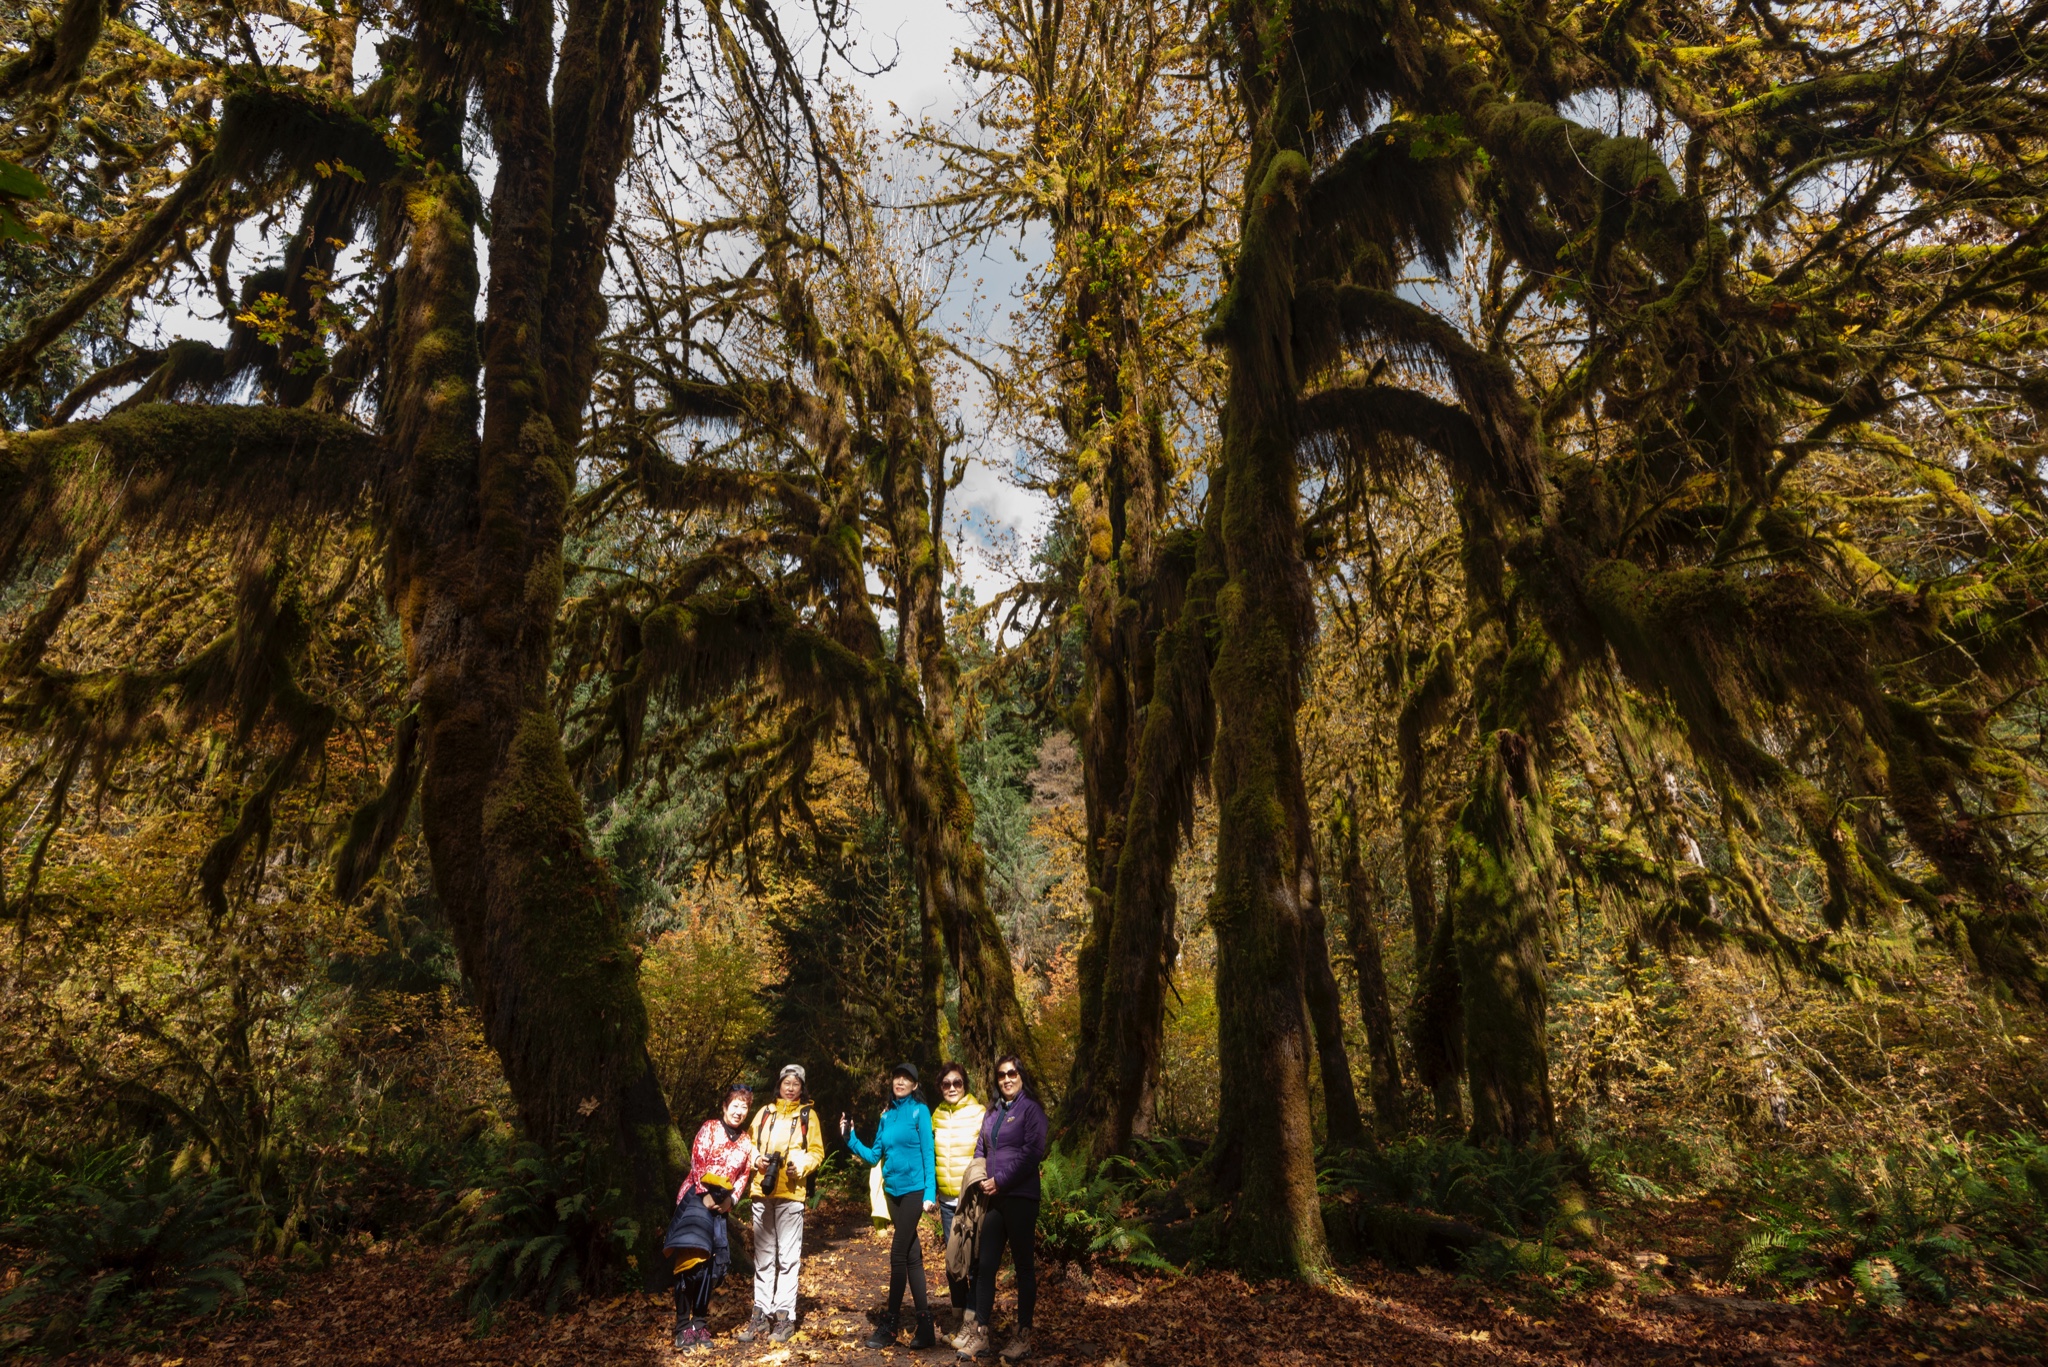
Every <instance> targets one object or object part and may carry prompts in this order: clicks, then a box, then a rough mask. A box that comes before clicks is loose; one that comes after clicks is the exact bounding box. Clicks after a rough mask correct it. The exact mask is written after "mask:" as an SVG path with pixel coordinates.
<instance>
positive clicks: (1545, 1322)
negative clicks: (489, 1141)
mask: <svg viewBox="0 0 2048 1367" xmlns="http://www.w3.org/2000/svg"><path fill="white" fill-rule="evenodd" d="M1702 1213H1703V1214H1710V1212H1702ZM807 1234H808V1236H809V1237H808V1238H807V1240H806V1248H805V1257H804V1268H803V1286H804V1294H803V1298H802V1301H801V1303H800V1306H799V1318H800V1322H801V1329H800V1331H799V1333H798V1334H797V1336H796V1338H795V1339H793V1340H792V1341H791V1342H789V1343H787V1344H782V1345H770V1344H765V1343H759V1344H753V1345H745V1344H741V1343H739V1342H737V1341H736V1340H734V1339H733V1337H732V1332H733V1330H734V1329H736V1328H737V1327H738V1326H739V1324H740V1323H741V1322H742V1321H743V1320H744V1319H745V1318H746V1315H747V1312H748V1309H749V1304H748V1301H749V1295H748V1292H749V1282H748V1280H747V1279H746V1278H745V1277H741V1276H734V1277H732V1278H728V1279H727V1281H726V1283H725V1285H723V1286H722V1287H720V1288H719V1290H718V1292H717V1294H716V1295H715V1296H714V1298H713V1301H712V1315H711V1328H712V1330H713V1332H714V1333H715V1334H716V1335H717V1336H718V1341H717V1344H716V1346H715V1347H714V1348H713V1349H712V1350H711V1351H710V1352H700V1353H696V1354H690V1355H684V1354H680V1353H677V1352H676V1351H675V1350H674V1349H672V1348H671V1347H670V1346H669V1337H670V1331H671V1327H672V1325H673V1311H672V1309H671V1308H670V1304H669V1302H668V1300H667V1299H666V1298H665V1297H657V1296H652V1295H638V1294H635V1295H623V1296H617V1297H612V1298H609V1299H604V1300H597V1301H589V1302H585V1303H584V1304H583V1305H582V1306H580V1307H579V1308H578V1309H576V1310H574V1311H572V1312H570V1313H566V1314H561V1315H556V1316H552V1317H545V1316H541V1315H539V1314H536V1313H533V1312H531V1311H528V1310H524V1309H518V1308H515V1309H513V1310H511V1311H510V1312H508V1313H507V1314H506V1315H504V1316H503V1317H502V1318H501V1319H500V1320H499V1321H498V1323H497V1325H496V1327H495V1328H494V1330H493V1331H492V1332H491V1333H490V1334H489V1335H488V1336H485V1337H477V1336H476V1334H475V1333H474V1331H473V1328H472V1325H471V1322H470V1320H469V1319H468V1317H467V1316H466V1315H465V1314H464V1313H463V1312H462V1311H461V1309H460V1308H459V1307H458V1306H457V1305H456V1304H455V1302H454V1300H453V1299H452V1297H451V1295H450V1289H451V1282H450V1274H449V1272H448V1270H447V1268H446V1267H445V1265H444V1263H443V1255H442V1254H441V1253H440V1252H439V1251H437V1250H433V1249H422V1248H418V1247H411V1246H406V1245H399V1246H397V1247H387V1246H383V1245H373V1246H371V1247H370V1248H368V1249H366V1250H363V1251H360V1252H358V1253H354V1254H351V1255H348V1256H343V1257H337V1258H336V1259H335V1260H334V1261H333V1263H332V1264H331V1265H330V1266H328V1267H326V1268H323V1269H319V1270H308V1271H300V1272H286V1271H285V1270H283V1269H265V1268H259V1269H255V1270H254V1271H255V1274H256V1275H254V1276H253V1277H252V1287H253V1288H256V1289H257V1294H254V1295H252V1298H251V1300H250V1301H249V1302H246V1303H244V1305H243V1306H242V1307H240V1308H239V1309H238V1310H237V1311H236V1312H235V1313H233V1314H231V1315H228V1316H224V1317H221V1318H215V1319H211V1320H206V1321H201V1322H198V1323H196V1324H193V1325H191V1326H190V1327H189V1328H188V1329H187V1330H186V1331H185V1332H184V1334H183V1335H182V1336H180V1337H175V1338H172V1339H166V1340H159V1341H158V1342H156V1343H155V1344H154V1345H153V1346H152V1348H151V1350H150V1351H148V1352H139V1351H136V1350H135V1349H133V1348H129V1349H126V1350H123V1351H118V1352H104V1351H102V1352H98V1353H84V1352H81V1353H74V1354H72V1355H70V1356H68V1357H65V1358H63V1359H60V1360H59V1361H60V1362H61V1363H63V1364H86V1363H96V1364H112V1363H120V1364H126V1365H127V1367H242V1365H243V1364H252V1365H260V1367H301V1365H302V1364H307V1365H310V1364H322V1367H326V1365H328V1364H334V1365H337V1367H341V1365H347V1367H354V1365H355V1364H366V1365H367V1364H380V1365H382V1367H412V1365H413V1364H418V1365H419V1367H456V1364H463V1365H464V1367H467V1365H468V1364H477V1365H478V1367H484V1365H485V1364H488V1365H489V1367H499V1365H500V1364H521V1367H581V1364H595V1363H606V1364H614V1363H615V1364H664V1365H666V1364H677V1365H678V1367H680V1365H681V1364H683V1363H686V1362H698V1363H703V1364H706V1367H711V1365H712V1364H720V1365H721V1367H723V1364H742V1363H745V1364H750V1365H752V1364H758V1365H759V1367H801V1365H802V1364H808V1363H831V1364H835V1367H836V1365H837V1364H846V1365H847V1367H869V1365H870V1364H872V1365H873V1367H881V1365H882V1364H895V1365H896V1367H912V1364H913V1363H914V1362H918V1361H923V1362H926V1363H932V1364H938V1363H951V1362H954V1361H955V1360H956V1359H955V1355H954V1354H953V1352H952V1350H951V1349H949V1348H946V1347H944V1346H943V1344H942V1345H941V1346H940V1347H938V1348H935V1349H931V1350H929V1351H926V1352H922V1353H914V1352H912V1351H910V1350H909V1349H908V1348H907V1347H900V1346H899V1347H897V1348H894V1349H887V1350H883V1351H879V1352H877V1351H871V1350H868V1349H865V1348H863V1347H861V1340H862V1339H863V1338H865V1337H866V1336H867V1334H868V1333H869V1332H870V1328H871V1325H870V1321H869V1313H870V1312H871V1311H875V1310H879V1308H880V1306H881V1302H882V1297H883V1293H884V1291H885V1289H886V1286H887V1281H888V1243H887V1236H886V1234H885V1233H878V1232H874V1231H872V1230H871V1229H870V1228H869V1222H868V1220H867V1217H866V1213H865V1211H864V1210H861V1209H856V1208H849V1207H843V1206H826V1207H821V1208H820V1209H818V1210H816V1211H814V1212H813V1213H812V1215H811V1218H810V1227H809V1229H808V1231H807ZM926 1265H927V1267H928V1268H930V1269H932V1270H934V1271H937V1270H939V1269H941V1268H942V1266H943V1260H942V1258H941V1257H940V1254H939V1249H938V1245H937V1242H936V1237H935V1236H934V1237H932V1238H930V1239H928V1241H927V1246H926ZM933 1280H934V1285H935V1287H936V1289H937V1296H936V1298H935V1303H940V1302H943V1300H944V1297H945V1291H944V1277H943V1275H942V1274H941V1275H939V1276H937V1277H935V1278H934V1279H933ZM1004 1281H1005V1286H1004V1288H1003V1291H1002V1293H1001V1294H1000V1295H999V1296H998V1300H997V1320H998V1323H999V1325H1002V1326H1004V1327H1005V1328H1006V1327H1007V1324H1008V1307H1010V1306H1011V1305H1012V1304H1013V1301H1012V1297H1011V1292H1010V1289H1009V1287H1008V1285H1007V1282H1008V1274H1007V1272H1006V1273H1005V1277H1004ZM1036 1319H1037V1322H1038V1326H1039V1335H1040V1349H1039V1351H1038V1353H1037V1354H1036V1355H1035V1356H1034V1358H1033V1360H1034V1361H1036V1362H1039V1363H1043V1364H1045V1367H1068V1365H1069V1364H1071V1365H1072V1367H1083V1365H1084V1364H1085V1365H1086V1367H1179V1365H1180V1364H1198V1365H1200V1367H1225V1365H1226V1364H1228V1365H1229V1367H1239V1365H1240V1364H1247V1363H1255V1364H1276V1365H1278V1364H1290V1365H1291V1364H1301V1367H1309V1365H1310V1364H1323V1363H1359V1364H1403V1365H1404V1367H1409V1365H1412V1367H1459V1365H1460V1364H1481V1363H1485V1364H1500V1363H1518V1364H1519V1363H1527V1364H1538V1363H1541V1364H1550V1363H1557V1364H1587V1367H1592V1365H1593V1364H1602V1363H1608V1364H1617V1365H1619V1364H1628V1365H1629V1367H1636V1365H1638V1364H1651V1363H1658V1364H1672V1365H1673V1367H1677V1364H1744V1365H1745V1367H1747V1365H1750V1364H1754V1365H1755V1367H1791V1364H1799V1365H1800V1367H1809V1365H1815V1367H1817V1365H1818V1364H1831V1363H1855V1364H1865V1363H1869V1364H1883V1363H1899V1364H1911V1363H1922V1362H1942V1363H1963V1362H1968V1363H1977V1362H1986V1363H2018V1362H2040V1361H2044V1360H2048V1356H2044V1354H2043V1352H2042V1350H2041V1348H2040V1347H2039V1345H2040V1344H2042V1343H2043V1341H2044V1340H2043V1338H2042V1337H2041V1336H2040V1335H2041V1331H2042V1330H2043V1328H2044V1327H2048V1317H2044V1316H2043V1315H2041V1314H2040V1313H2039V1312H2038V1310H2037V1311H2035V1312H2033V1313H2022V1312H2021V1310H2020V1309H2018V1308H2015V1307H2006V1308H2005V1309H2004V1310H2003V1311H2001V1310H1997V1309H1992V1310H1986V1311H1983V1312H1981V1313H1977V1314H1973V1315H1969V1316H1965V1315H1962V1314H1957V1313H1953V1312H1952V1311H1935V1310H1923V1311H1920V1312H1916V1313H1913V1314H1909V1315H1904V1316H1896V1317H1885V1318H1881V1319H1876V1320H1864V1321H1861V1322H1859V1321H1857V1320H1855V1319H1853V1318H1852V1317H1851V1316H1849V1315H1847V1314H1845V1313H1843V1312H1842V1311H1841V1310H1840V1309H1839V1308H1834V1309H1831V1308H1829V1307H1827V1306H1825V1305H1811V1304H1810V1305H1805V1306H1792V1305H1785V1304H1780V1303H1778V1302H1773V1301H1759V1300H1753V1299H1747V1298H1744V1297H1741V1296H1739V1295H1738V1294H1736V1293H1735V1292H1734V1291H1733V1289H1731V1288H1727V1287H1723V1286H1719V1285H1717V1284H1715V1283H1712V1282H1711V1281H1702V1280H1699V1279H1697V1278H1695V1279H1693V1280H1690V1281H1688V1282H1687V1283H1686V1287H1685V1290H1684V1291H1683V1292H1676V1291H1672V1290H1670V1289H1669V1288H1668V1286H1667V1284H1666V1283H1664V1282H1663V1281H1662V1279H1661V1278H1658V1277H1652V1276H1650V1275H1648V1274H1644V1275H1640V1276H1635V1277H1627V1278H1622V1279H1619V1281H1618V1284H1617V1285H1616V1286H1614V1287H1611V1288H1609V1289H1607V1290H1604V1291H1599V1292H1593V1293H1586V1294H1575V1295H1557V1294H1552V1293H1548V1292H1545V1291H1544V1290H1542V1289H1541V1288H1538V1289H1536V1290H1535V1291H1533V1292H1532V1291H1527V1290H1523V1291H1517V1290H1513V1289H1509V1288H1503V1287H1500V1286H1495V1285H1488V1284H1485V1283H1480V1282H1475V1281H1472V1280H1469V1279H1464V1278H1459V1277H1456V1276H1452V1275H1450V1274H1447V1273H1441V1272H1429V1271H1424V1272H1398V1271H1393V1270H1389V1269H1387V1268H1383V1267H1381V1266H1379V1265H1378V1264H1376V1263H1367V1264H1361V1265H1357V1266H1352V1267H1347V1268H1345V1269H1344V1270H1343V1274H1342V1276H1341V1278H1340V1279H1338V1280H1337V1281H1336V1282H1335V1283H1334V1284H1332V1285H1330V1286H1328V1287H1324V1288H1309V1287H1304V1286H1299V1285H1295V1284H1292V1283H1265V1284H1259V1283H1253V1282H1248V1281H1245V1280H1244V1279H1242V1278H1240V1277H1237V1276H1235V1275H1232V1274H1229V1273H1221V1272H1204V1273H1200V1274H1196V1275H1190V1276H1181V1277H1162V1276H1152V1275H1146V1276H1144V1277H1140V1278H1132V1277H1128V1276H1123V1275H1119V1274H1115V1273H1098V1274H1097V1275H1096V1276H1095V1277H1094V1278H1093V1279H1092V1280H1091V1279H1089V1278H1087V1277H1084V1276H1083V1275H1082V1274H1081V1272H1080V1271H1079V1269H1074V1270H1071V1271H1065V1270H1061V1269H1042V1284H1041V1288H1040V1295H1039V1303H1038V1312H1037V1316H1036ZM907 1337H908V1336H907V1335H906V1336H905V1338H906V1339H907ZM1002 1341H1003V1338H1002V1336H1001V1335H999V1336H998V1339H997V1342H998V1343H1000V1342H1002Z"/></svg>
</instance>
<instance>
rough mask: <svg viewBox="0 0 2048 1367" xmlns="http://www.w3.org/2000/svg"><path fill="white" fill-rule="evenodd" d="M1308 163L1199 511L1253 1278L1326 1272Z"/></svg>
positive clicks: (1264, 247)
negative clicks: (1306, 706)
mask: <svg viewBox="0 0 2048 1367" xmlns="http://www.w3.org/2000/svg"><path fill="white" fill-rule="evenodd" d="M1308 181H1309V167H1308V163H1307V161H1306V159H1305V158H1303V157H1302V156H1301V155H1300V154H1299V153H1297V152H1293V151H1283V150H1279V149H1277V148H1275V147H1273V146H1271V145H1267V146H1265V147H1263V148H1260V149H1258V150H1257V151H1255V153H1254V161H1253V164H1252V167H1251V169H1250V173H1249V175H1248V179H1247V185H1248V189H1249V195H1248V197H1247V204H1246V209H1245V216H1244V217H1245V226H1244V232H1243V236H1242V238H1241V241H1240V250H1239V256H1238V262H1237V271H1236V277H1235V279H1234V280H1233V281H1232V285H1231V291H1230V294H1229V296H1228V297H1227V298H1226V299H1225V300H1224V302H1223V304H1222V305H1221V307H1220V309H1219V314H1220V321H1219V324H1218V329H1217V330H1218V332H1219V334H1220V335H1221V337H1222V340H1223V345H1224V350H1225V355H1226V357H1227V359H1228V362H1229V366H1230V378H1229V387H1228V396H1227V401H1226V407H1225V411H1224V420H1223V447H1222V455H1221V458H1220V461H1219V466H1218V469H1217V470H1216V473H1215V476H1214V478H1213V480H1212V488H1211V490H1210V495H1209V496H1210V497H1211V498H1212V499H1220V500H1221V505H1222V510H1223V524H1222V525H1223V537H1222V539H1223V548H1224V560H1225V567H1226V571H1227V575H1228V578H1227V580H1226V583H1225V585H1224V587H1223V590H1222V592H1221V593H1220V594H1219V595H1218V597H1217V621H1218V625H1219V627H1220V632H1219V645H1218V649H1217V653H1216V665H1215V668H1214V669H1213V670H1212V671H1211V673H1210V688H1211V690H1212V692H1213V693H1214V695H1215V699H1216V716H1217V728H1216V759H1215V773H1214V782H1215V785H1216V809H1217V837H1216V890H1215V893H1214V894H1213V896H1212V899H1211V902H1210V908H1209V921H1210V924H1211V925H1212V926H1213V927H1214V928H1215V931H1216V999H1217V1003H1216V1004H1217V1014H1218V1021H1219V1041H1218V1053H1219V1055H1220V1060H1221V1065H1222V1068H1221V1071H1222V1094H1223V1105H1222V1114H1221V1116H1220V1117H1219V1121H1218V1125H1217V1147H1218V1158H1217V1160H1216V1167H1215V1171H1216V1174H1217V1176H1218V1177H1219V1178H1221V1179H1223V1180H1225V1181H1227V1182H1232V1183H1234V1185H1235V1187H1236V1192H1237V1195H1236V1200H1235V1203H1234V1204H1233V1206H1232V1208H1231V1216H1230V1233H1229V1250H1230V1256H1231V1259H1232V1261H1233V1262H1235V1263H1236V1264H1237V1265H1238V1266H1240V1267H1244V1268H1247V1269H1253V1270H1268V1271H1277V1272H1288V1273H1292V1274H1295V1275H1299V1276H1303V1277H1307V1278H1310V1279H1320V1278H1321V1277H1322V1276H1323V1274H1324V1272H1325V1270H1326V1269H1327V1267H1328V1263H1329V1254H1328V1250H1327V1248H1326V1246H1325V1243H1324V1237H1323V1224H1322V1210H1321V1206H1320V1204H1319V1202H1318V1200H1317V1197H1316V1171H1315V1156H1314V1155H1315V1139H1314V1134H1313V1131H1312V1127H1311V1125H1310V1119H1309V1104H1308V1053H1309V1047H1310V1031H1309V1019H1308V1004H1307V991H1308V985H1307V981H1306V978H1307V972H1308V968H1307V964H1308V943H1307V941H1308V936H1309V933H1310V930H1311V927H1312V924H1313V923H1312V915H1313V913H1312V910H1311V907H1310V902H1311V899H1313V897H1314V896H1315V888H1314V878H1315V868H1314V859H1313V851H1312V848H1311V835H1310V823H1309V813H1308V795H1307V791H1306V788H1305V787H1304V785H1303V782H1302V772H1301V751H1300V747H1299V744H1298V741H1297V737H1296V734H1295V717H1296V713H1297V712H1298V711H1299V709H1300V704H1301V672H1302V663H1303V653H1304V650H1305V647H1306V643H1307V641H1308V639H1309V637H1310V634H1311V632H1312V630H1313V627H1314V607H1313V603H1312V601H1311V598H1310V595H1309V590H1308V582H1307V570H1306V567H1305V564H1304V561H1303V558H1302V545H1301V527H1300V520H1299V513H1298V508H1297V500H1298V491H1297V488H1298V480H1299V476H1300V472H1299V469H1298V467H1297V460H1296V454H1295V448H1296V441H1297V436H1296V432H1295V429H1294V408H1295V395H1294V392H1293V388H1294V385H1295V383H1296V381H1295V377H1294V366H1293V357H1292V354H1291V350H1290V348H1291V313H1292V291H1293V269H1294V262H1293V257H1294V250H1295V245H1296V236H1297V233H1298V231H1299V222H1298V219H1299V205H1300V201H1301V197H1302V196H1303V194H1304V193H1305V191H1306V188H1307V185H1308Z"/></svg>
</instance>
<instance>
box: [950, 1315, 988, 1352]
mask: <svg viewBox="0 0 2048 1367" xmlns="http://www.w3.org/2000/svg"><path fill="white" fill-rule="evenodd" d="M953 1347H954V1348H956V1349H958V1350H959V1353H960V1356H961V1357H964V1358H978V1357H985V1356H987V1354H988V1326H987V1325H985V1324H977V1323H972V1322H970V1323H969V1324H968V1325H967V1327H966V1328H964V1329H962V1330H961V1331H960V1337H959V1338H957V1339H955V1340H953Z"/></svg>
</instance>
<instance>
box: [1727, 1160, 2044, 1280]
mask: <svg viewBox="0 0 2048 1367" xmlns="http://www.w3.org/2000/svg"><path fill="white" fill-rule="evenodd" d="M1760 1185H1762V1184H1760ZM1768 1185H1770V1186H1773V1187H1778V1188H1780V1189H1781V1190H1782V1193H1783V1194H1772V1193H1769V1192H1765V1193H1760V1194H1759V1195H1758V1196H1757V1197H1756V1198H1755V1205H1756V1206H1757V1207H1759V1208H1760V1209H1761V1211H1762V1213H1761V1214H1759V1215H1757V1216H1755V1217H1754V1218H1755V1219H1756V1221H1757V1224H1758V1226H1759V1227H1758V1229H1757V1231H1756V1233H1754V1234H1753V1235H1751V1236H1750V1238H1749V1239H1748V1240H1747V1241H1746V1242H1745V1243H1744V1245H1743V1248H1742V1251H1741V1253H1740V1254H1739V1255H1738V1256H1737V1257H1736V1260H1735V1272H1736V1274H1737V1275H1738V1276H1739V1277H1740V1278H1742V1279H1743V1280H1745V1281H1747V1282H1749V1283H1751V1284H1752V1285H1758V1284H1765V1283H1777V1284H1780V1285H1785V1286H1793V1287H1802V1286H1811V1285H1814V1284H1816V1283H1819V1282H1824V1281H1830V1280H1837V1279H1845V1280H1847V1281H1848V1282H1849V1283H1850V1284H1851V1285H1853V1286H1854V1287H1855V1290H1856V1293H1857V1295H1858V1296H1859V1297H1860V1298H1861V1300H1862V1301H1863V1303H1864V1304H1865V1305H1866V1306H1868V1307H1869V1308H1871V1309H1874V1310H1895V1309H1898V1308H1899V1307H1900V1306H1902V1305H1904V1304H1905V1302H1906V1301H1908V1300H1923V1301H1931V1302H1934V1303H1935V1304H1947V1303H1948V1302H1949V1301H1950V1300H1952V1299H1954V1298H1955V1297H1956V1295H1957V1294H1959V1293H1960V1292H1962V1291H1965V1290H1968V1291H1970V1292H1971V1293H1972V1294H1975V1295H1986V1294H2017V1293H2021V1292H2025V1291H2028V1290H2031V1289H2032V1288H2035V1287H2038V1286H2040V1285H2042V1284H2043V1282H2044V1280H2048V1144H2044V1143H2042V1142H2041V1141H2040V1140H2038V1139H2029V1138H2010V1139H2001V1140H1994V1141H1977V1140H1976V1139H1974V1137H1966V1138H1965V1139H1963V1140H1960V1141H1951V1142H1945V1143H1940V1144H1933V1145H1929V1146H1927V1147H1925V1148H1922V1149H1918V1150H1909V1151H1905V1152H1899V1153H1892V1154H1884V1155H1879V1156H1877V1157H1875V1158H1873V1159H1870V1160H1868V1161H1866V1162H1865V1163H1863V1164H1860V1165H1858V1164H1854V1163H1850V1162H1847V1161H1844V1160H1839V1159H1830V1160H1825V1161H1822V1162H1820V1163H1818V1164H1813V1165H1804V1166H1794V1167H1791V1168H1788V1169H1781V1170H1780V1171H1779V1172H1777V1173H1774V1174H1771V1180H1769V1182H1768Z"/></svg>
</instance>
